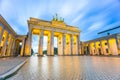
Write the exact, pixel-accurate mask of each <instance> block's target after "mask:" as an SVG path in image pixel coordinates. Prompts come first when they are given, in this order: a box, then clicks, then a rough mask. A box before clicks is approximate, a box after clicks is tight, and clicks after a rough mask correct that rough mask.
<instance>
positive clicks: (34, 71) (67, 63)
mask: <svg viewBox="0 0 120 80" xmlns="http://www.w3.org/2000/svg"><path fill="white" fill-rule="evenodd" d="M8 80H120V58H115V57H98V56H56V57H50V56H49V57H31V58H30V59H29V60H28V62H27V63H25V65H24V66H23V67H22V68H21V69H20V70H19V71H18V72H17V73H16V74H15V75H14V76H12V77H11V78H9V79H8Z"/></svg>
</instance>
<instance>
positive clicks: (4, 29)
mask: <svg viewBox="0 0 120 80" xmlns="http://www.w3.org/2000/svg"><path fill="white" fill-rule="evenodd" d="M26 38H27V36H26V35H18V34H17V33H16V32H15V31H14V30H13V29H12V28H11V26H10V25H9V24H8V23H7V21H6V20H5V19H4V18H3V17H2V16H1V15H0V57H5V56H18V54H21V55H22V54H23V52H24V45H25V39H26ZM20 42H21V43H22V45H21V49H20V48H19V47H20V45H19V43H20ZM19 49H20V50H19Z"/></svg>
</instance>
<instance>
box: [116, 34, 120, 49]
mask: <svg viewBox="0 0 120 80" xmlns="http://www.w3.org/2000/svg"><path fill="white" fill-rule="evenodd" d="M115 39H116V45H117V48H118V49H119V48H120V45H119V38H118V37H117V36H116V38H115Z"/></svg>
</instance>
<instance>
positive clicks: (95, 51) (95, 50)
mask: <svg viewBox="0 0 120 80" xmlns="http://www.w3.org/2000/svg"><path fill="white" fill-rule="evenodd" d="M94 53H95V54H97V49H96V43H95V42H94Z"/></svg>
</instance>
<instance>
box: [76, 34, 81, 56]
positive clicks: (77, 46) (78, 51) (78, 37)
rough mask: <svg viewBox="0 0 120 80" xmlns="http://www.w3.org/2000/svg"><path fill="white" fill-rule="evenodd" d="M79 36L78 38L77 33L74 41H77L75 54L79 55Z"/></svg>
mask: <svg viewBox="0 0 120 80" xmlns="http://www.w3.org/2000/svg"><path fill="white" fill-rule="evenodd" d="M79 38H80V37H79V35H77V41H76V42H77V43H76V44H77V55H80V52H79V48H80V47H79V46H80V45H79V40H80V39H79Z"/></svg>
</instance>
